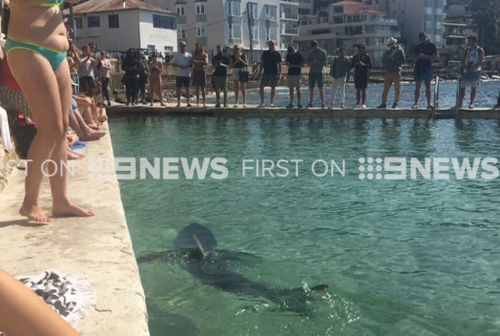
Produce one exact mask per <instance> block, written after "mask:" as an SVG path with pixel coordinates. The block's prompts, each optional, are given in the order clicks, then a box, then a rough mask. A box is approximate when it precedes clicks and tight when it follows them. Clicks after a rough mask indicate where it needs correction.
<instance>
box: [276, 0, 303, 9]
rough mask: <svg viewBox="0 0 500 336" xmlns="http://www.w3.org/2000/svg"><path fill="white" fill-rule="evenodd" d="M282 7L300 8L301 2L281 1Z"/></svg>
mask: <svg viewBox="0 0 500 336" xmlns="http://www.w3.org/2000/svg"><path fill="white" fill-rule="evenodd" d="M280 4H282V5H285V6H286V5H290V6H297V7H298V6H299V0H280Z"/></svg>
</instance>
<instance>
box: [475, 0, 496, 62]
mask: <svg viewBox="0 0 500 336" xmlns="http://www.w3.org/2000/svg"><path fill="white" fill-rule="evenodd" d="M470 1H471V3H470V9H471V12H472V17H473V18H474V21H475V23H476V24H477V27H478V29H479V42H480V43H481V44H482V46H483V47H484V48H485V51H486V53H488V54H490V55H491V54H497V53H500V6H499V2H498V0H470Z"/></svg>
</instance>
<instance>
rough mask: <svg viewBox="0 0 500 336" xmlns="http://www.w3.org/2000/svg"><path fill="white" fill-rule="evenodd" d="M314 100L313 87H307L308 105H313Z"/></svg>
mask: <svg viewBox="0 0 500 336" xmlns="http://www.w3.org/2000/svg"><path fill="white" fill-rule="evenodd" d="M313 98H314V87H309V104H312V103H313Z"/></svg>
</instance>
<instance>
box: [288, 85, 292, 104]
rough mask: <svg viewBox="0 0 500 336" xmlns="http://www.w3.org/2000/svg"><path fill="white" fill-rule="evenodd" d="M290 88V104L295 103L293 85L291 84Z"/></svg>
mask: <svg viewBox="0 0 500 336" xmlns="http://www.w3.org/2000/svg"><path fill="white" fill-rule="evenodd" d="M288 90H289V96H290V104H293V86H290V87H289V88H288Z"/></svg>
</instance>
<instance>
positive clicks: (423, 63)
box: [413, 41, 437, 70]
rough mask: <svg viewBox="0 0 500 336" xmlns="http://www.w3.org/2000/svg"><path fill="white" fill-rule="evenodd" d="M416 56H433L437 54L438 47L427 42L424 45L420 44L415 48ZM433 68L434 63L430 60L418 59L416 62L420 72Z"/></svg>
mask: <svg viewBox="0 0 500 336" xmlns="http://www.w3.org/2000/svg"><path fill="white" fill-rule="evenodd" d="M413 52H414V54H415V56H418V55H419V54H424V55H426V56H432V55H434V54H435V53H437V49H436V45H434V44H432V43H431V42H429V41H427V42H424V43H420V44H419V45H417V46H416V47H415V49H414V50H413ZM431 66H432V61H431V60H430V59H418V60H417V61H416V62H415V67H416V68H418V69H420V70H425V69H427V68H430V67H431Z"/></svg>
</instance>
